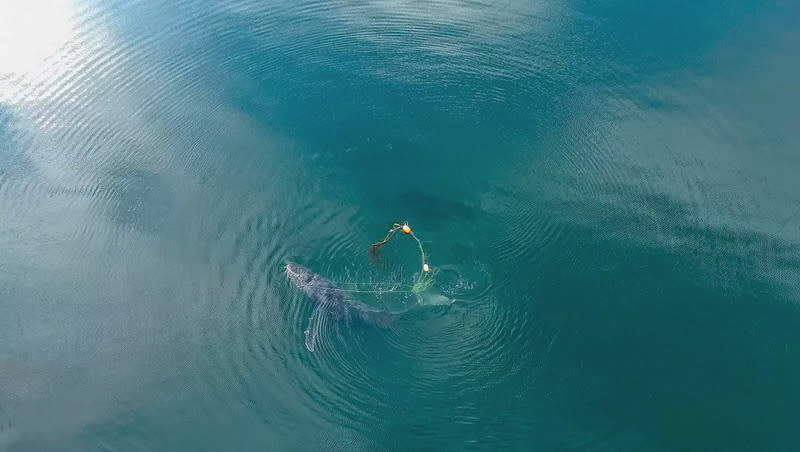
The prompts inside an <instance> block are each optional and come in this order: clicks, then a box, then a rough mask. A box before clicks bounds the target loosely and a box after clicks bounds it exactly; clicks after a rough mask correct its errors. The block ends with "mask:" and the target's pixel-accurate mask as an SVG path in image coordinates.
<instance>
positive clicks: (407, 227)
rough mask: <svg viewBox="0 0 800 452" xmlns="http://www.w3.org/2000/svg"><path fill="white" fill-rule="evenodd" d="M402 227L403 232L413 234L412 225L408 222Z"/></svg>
mask: <svg viewBox="0 0 800 452" xmlns="http://www.w3.org/2000/svg"><path fill="white" fill-rule="evenodd" d="M400 229H402V230H403V232H405V233H406V234H411V227H410V226H409V225H407V224H404V225H403V227H402V228H400Z"/></svg>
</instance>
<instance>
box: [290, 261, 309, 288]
mask: <svg viewBox="0 0 800 452" xmlns="http://www.w3.org/2000/svg"><path fill="white" fill-rule="evenodd" d="M285 270H286V276H287V277H288V278H289V281H291V282H292V284H294V285H295V287H297V288H298V289H304V288H307V287H308V286H309V284H311V281H313V279H314V273H313V272H312V271H311V270H309V269H307V268H306V267H303V266H302V265H300V264H295V263H294V262H288V263H287V264H286V268H285Z"/></svg>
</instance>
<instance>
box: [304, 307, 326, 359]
mask: <svg viewBox="0 0 800 452" xmlns="http://www.w3.org/2000/svg"><path fill="white" fill-rule="evenodd" d="M324 311H325V305H322V304H320V305H317V307H316V308H314V312H312V313H311V317H309V318H308V327H306V331H305V333H306V348H307V349H308V351H310V352H312V353H313V352H314V350H315V349H316V348H317V338H318V337H319V335H320V333H321V332H322V328H323V322H324V318H325V312H324Z"/></svg>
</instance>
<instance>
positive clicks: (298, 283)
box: [285, 262, 396, 352]
mask: <svg viewBox="0 0 800 452" xmlns="http://www.w3.org/2000/svg"><path fill="white" fill-rule="evenodd" d="M285 271H286V276H287V277H288V278H289V281H291V282H292V284H293V285H294V287H296V288H297V289H299V290H301V291H302V292H304V293H305V294H306V295H307V296H308V298H310V299H311V300H313V301H314V303H315V304H316V306H315V307H314V311H313V312H312V314H311V317H309V319H308V327H307V328H306V330H305V335H306V348H307V349H308V351H310V352H313V351H314V350H315V349H316V344H317V338H318V337H319V334H320V332H321V331H322V326H323V322H324V321H325V320H326V317H328V316H331V317H333V318H336V319H342V320H345V321H347V322H348V323H349V322H350V321H351V320H356V321H360V322H363V323H367V324H373V325H379V326H384V327H385V326H388V325H389V324H390V323H391V322H392V321H393V320H394V317H395V315H396V314H394V313H390V312H386V311H381V310H378V309H375V308H372V307H370V306H367V305H366V304H364V303H362V302H360V301H358V300H356V299H354V298H352V297H350V296H349V295H347V292H346V291H343V290H341V289H339V288H338V287H336V285H335V284H334V283H333V281H331V280H330V279H328V278H325V277H323V276H321V275H318V274H316V273H314V272H312V271H311V270H309V269H308V268H306V267H304V266H302V265H300V264H295V263H294V262H289V263H287V264H286V267H285Z"/></svg>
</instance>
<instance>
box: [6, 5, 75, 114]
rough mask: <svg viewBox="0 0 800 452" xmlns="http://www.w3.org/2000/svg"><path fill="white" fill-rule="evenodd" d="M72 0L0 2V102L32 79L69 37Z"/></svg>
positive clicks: (70, 33) (70, 32)
mask: <svg viewBox="0 0 800 452" xmlns="http://www.w3.org/2000/svg"><path fill="white" fill-rule="evenodd" d="M73 7H74V0H0V100H2V98H3V97H5V96H3V94H6V95H8V94H11V93H10V91H13V88H14V87H13V86H11V82H10V80H13V79H17V80H19V79H20V78H29V77H33V78H36V74H37V73H38V72H40V71H43V70H44V69H45V68H46V64H47V60H48V58H49V57H52V56H53V55H55V54H56V53H57V52H58V51H59V49H61V47H62V46H63V45H64V44H65V43H67V42H68V41H69V40H70V38H71V35H72V31H73V29H72V18H73V16H72V13H73Z"/></svg>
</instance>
